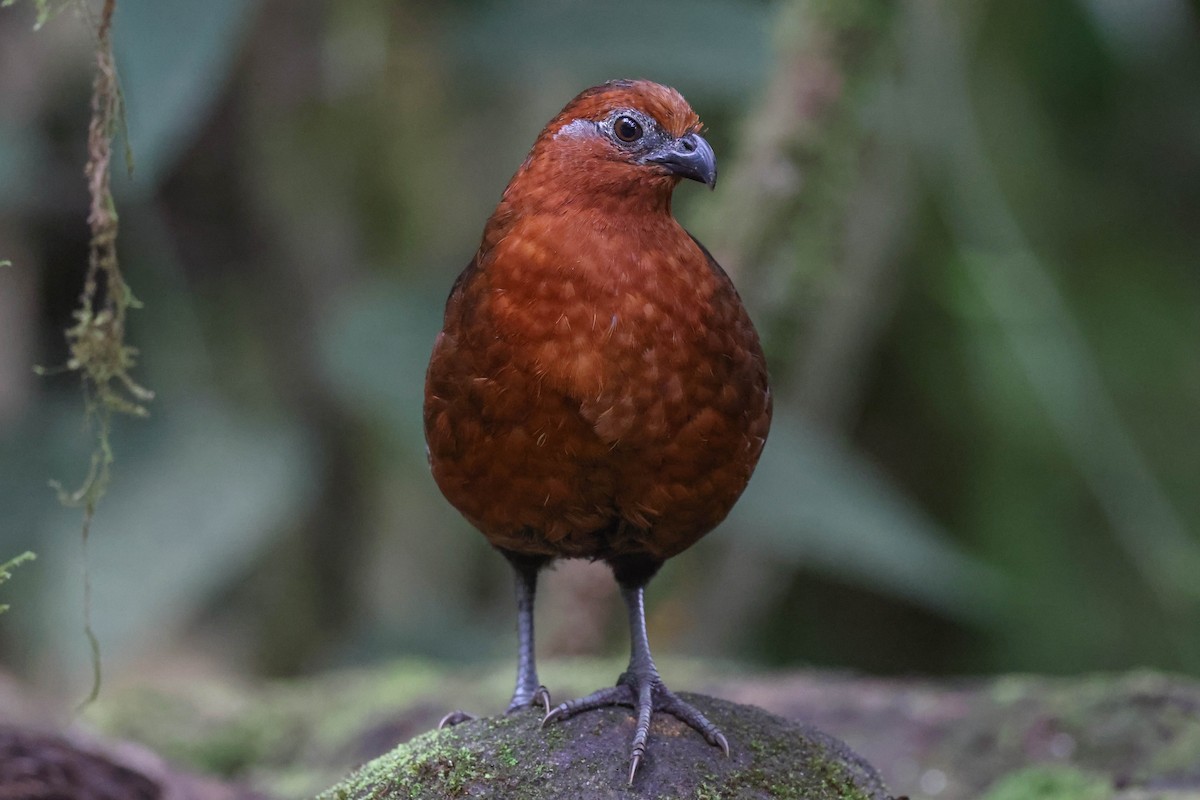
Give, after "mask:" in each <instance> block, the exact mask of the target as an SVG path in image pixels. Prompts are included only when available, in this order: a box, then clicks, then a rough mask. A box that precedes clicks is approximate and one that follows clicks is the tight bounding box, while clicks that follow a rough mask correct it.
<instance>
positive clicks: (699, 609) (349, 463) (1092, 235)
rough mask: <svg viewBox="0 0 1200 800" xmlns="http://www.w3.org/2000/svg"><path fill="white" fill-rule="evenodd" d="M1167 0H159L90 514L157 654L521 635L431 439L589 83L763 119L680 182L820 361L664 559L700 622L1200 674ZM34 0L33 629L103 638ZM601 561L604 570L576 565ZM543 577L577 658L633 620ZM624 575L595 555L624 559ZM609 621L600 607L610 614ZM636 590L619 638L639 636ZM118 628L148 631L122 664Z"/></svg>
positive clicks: (773, 318)
mask: <svg viewBox="0 0 1200 800" xmlns="http://www.w3.org/2000/svg"><path fill="white" fill-rule="evenodd" d="M1197 17H1198V12H1197V9H1196V8H1195V6H1194V4H1189V3H1187V2H1184V0H1159V1H1158V2H1156V3H1153V4H1150V5H1148V6H1145V7H1144V8H1143V13H1140V14H1137V15H1131V14H1130V13H1129V12H1127V11H1125V10H1124V6H1123V5H1122V4H1120V3H1113V2H1107V1H1106V0H1055V2H1034V0H1018V1H1017V2H1000V0H985V2H980V3H974V4H970V5H964V4H958V3H952V2H949V0H946V1H945V2H917V1H916V0H913V1H912V2H899V3H885V2H869V1H868V0H860V1H858V2H846V3H841V2H839V3H834V2H824V1H821V2H818V0H794V1H793V2H776V3H773V2H765V1H763V0H704V2H698V3H691V4H688V5H687V6H683V5H681V4H678V3H670V2H666V0H652V1H651V2H638V3H634V2H620V3H613V4H591V5H588V4H580V3H568V4H563V3H550V2H547V1H546V0H519V2H512V3H498V2H489V3H467V2H453V3H447V4H440V5H433V4H426V3H416V2H394V0H387V2H384V0H342V2H338V3H328V2H318V0H301V1H300V2H290V3H283V2H260V3H254V2H232V0H221V1H220V2H213V3H208V4H195V3H192V4H188V3H183V2H182V1H181V0H121V2H120V3H119V6H118V16H117V23H116V29H115V39H116V48H117V62H118V67H119V69H120V71H121V77H122V82H123V87H124V91H125V96H126V100H127V109H128V125H129V139H130V143H131V145H132V147H133V150H134V154H135V156H136V164H137V169H136V171H135V172H134V174H133V176H132V177H131V178H130V177H126V176H123V175H118V176H115V180H114V184H115V187H114V188H115V189H116V191H117V195H118V207H119V209H120V211H121V220H122V241H121V248H122V250H121V259H122V264H123V268H124V269H125V271H126V272H127V274H128V276H129V279H130V282H131V283H132V284H134V285H136V286H137V287H138V293H139V298H140V299H141V300H143V301H144V302H145V305H146V307H145V309H144V310H143V311H140V312H139V313H138V315H136V316H137V318H136V319H132V320H130V334H129V335H130V339H131V341H132V342H133V343H134V344H135V345H136V346H138V347H139V348H140V350H141V352H142V356H141V363H140V364H139V368H138V369H139V376H140V378H141V379H142V380H144V381H145V383H146V384H148V385H153V386H154V387H155V389H156V390H157V392H158V399H157V400H156V401H155V407H154V408H153V409H152V417H151V418H150V419H149V420H146V421H144V422H143V421H138V422H136V423H133V422H129V423H126V422H122V424H120V425H118V426H117V427H116V430H115V431H114V434H113V435H114V447H115V448H116V450H117V452H118V454H119V455H118V461H117V464H116V466H115V471H114V480H113V484H112V487H111V490H110V495H109V499H108V501H106V502H107V503H108V504H107V505H106V506H102V507H101V509H100V513H99V515H98V517H97V519H96V521H95V525H94V529H93V534H94V535H93V540H92V543H93V544H92V558H93V561H94V563H93V568H92V571H93V579H94V582H95V589H94V592H95V609H94V613H95V618H96V619H95V627H96V629H97V632H98V635H99V636H100V637H101V639H102V640H103V641H104V642H105V644H106V653H107V654H108V657H109V658H110V659H111V660H112V661H113V662H116V663H117V664H118V667H117V668H116V669H117V671H118V673H119V672H120V670H121V669H122V668H131V665H144V664H147V663H151V662H154V661H155V660H161V659H163V658H169V657H170V656H171V655H176V656H179V657H181V658H188V657H194V656H196V654H203V659H204V660H205V661H206V662H207V661H215V662H218V663H221V664H225V665H229V666H232V667H234V668H238V669H245V670H257V671H265V672H273V673H279V672H288V671H295V670H299V669H306V668H312V667H314V666H316V665H320V664H327V663H331V662H351V661H359V660H364V659H371V658H378V657H383V656H388V655H396V654H399V653H403V652H420V653H423V654H427V655H434V656H440V657H447V658H469V657H474V658H483V657H492V656H497V655H508V654H509V653H510V650H511V647H512V634H511V630H512V624H513V622H512V616H513V615H512V610H511V608H510V601H509V599H508V597H509V591H510V589H509V585H508V575H507V572H506V567H505V566H504V565H503V563H501V560H500V559H498V558H496V557H495V555H494V554H493V553H491V552H489V550H488V548H487V547H486V545H485V544H484V542H483V541H482V538H481V537H479V536H478V535H477V534H475V533H474V532H473V531H471V530H470V528H469V526H468V525H467V524H466V523H465V522H463V521H462V520H461V519H459V518H458V517H457V515H456V514H455V513H454V512H453V510H452V509H450V508H449V507H448V506H447V504H446V503H445V502H444V501H443V500H442V498H441V497H440V496H439V495H438V493H437V490H436V488H435V487H434V485H433V482H432V481H431V480H430V479H429V476H428V474H427V469H426V465H425V458H424V451H423V441H422V434H421V417H420V414H421V411H420V406H421V394H422V379H423V371H424V364H425V360H426V359H427V357H428V351H429V347H430V346H431V343H432V341H433V337H434V335H435V334H436V332H437V330H438V327H439V323H440V314H441V307H442V303H443V301H444V298H445V295H446V292H447V291H448V289H449V286H450V284H451V282H452V281H453V279H454V277H455V275H456V274H457V272H458V271H459V269H461V267H462V266H463V265H465V264H466V262H467V261H468V260H469V258H470V255H471V253H472V252H473V251H474V249H475V247H476V245H477V242H478V236H479V232H480V230H481V228H482V225H483V222H484V220H485V219H486V218H487V215H488V214H489V213H490V211H491V209H492V207H494V204H495V202H496V200H497V199H498V196H499V193H500V191H501V190H502V189H503V186H504V184H505V182H506V181H507V179H508V177H509V176H510V175H511V173H512V172H513V170H514V169H515V168H516V166H517V165H518V164H519V163H520V161H521V159H522V158H523V157H524V154H525V152H526V150H527V148H528V146H529V144H530V143H531V142H532V140H533V138H534V136H535V135H536V133H537V132H538V130H539V129H540V127H541V125H542V124H543V123H544V122H545V121H546V120H547V119H549V118H550V117H551V116H552V115H553V114H554V113H555V112H556V111H557V110H558V108H560V107H561V106H562V104H563V103H565V102H566V101H567V100H568V99H569V98H570V97H571V96H572V95H573V94H575V93H576V92H577V91H579V90H580V89H582V88H584V87H586V86H589V85H592V84H594V83H597V82H599V81H601V80H605V79H608V78H613V77H622V76H637V75H643V76H646V77H650V78H654V79H657V80H660V81H663V82H666V83H671V84H674V85H675V86H677V87H678V88H679V89H680V90H681V91H682V92H683V93H684V94H685V95H686V96H687V97H688V98H689V100H690V101H691V102H692V104H693V105H694V106H695V107H696V108H697V110H698V111H699V113H700V114H701V116H702V117H703V118H704V120H705V121H706V123H707V125H708V128H709V134H710V136H711V138H712V140H713V142H714V145H715V147H716V149H717V152H718V155H719V157H720V159H721V172H722V183H721V186H720V187H719V188H718V190H717V192H716V193H715V194H712V195H709V194H707V193H701V192H699V191H693V189H694V187H681V189H680V190H679V192H678V196H677V203H676V205H677V213H678V214H679V216H680V217H681V219H682V220H683V221H684V222H685V224H687V225H688V227H689V228H690V229H691V230H692V231H693V232H694V233H696V234H697V236H698V237H699V238H700V239H701V240H702V241H705V242H706V243H707V244H709V245H710V247H711V249H712V250H713V251H714V253H716V255H717V256H718V258H719V259H720V260H721V261H722V262H723V263H724V264H725V266H726V267H727V268H728V269H729V271H730V272H731V274H733V275H734V276H735V280H736V281H737V283H738V285H739V288H740V289H741V291H742V294H743V296H744V297H745V298H746V300H747V303H748V305H750V307H751V311H752V314H753V315H754V317H755V319H756V320H757V321H758V323H759V327H760V329H761V330H762V331H763V333H764V336H765V339H766V343H767V346H768V350H769V357H770V359H771V366H772V374H773V376H774V383H775V388H776V395H777V397H778V398H779V405H778V409H777V420H776V425H775V428H774V430H773V432H772V436H771V439H770V441H769V442H768V447H767V450H766V452H765V454H764V458H763V462H762V464H761V466H760V468H759V472H758V474H757V475H756V477H755V479H754V481H753V482H752V483H751V487H750V489H749V490H748V491H747V494H746V496H745V497H744V498H743V500H742V502H741V503H740V504H739V505H738V507H737V508H736V509H735V511H734V513H733V514H732V515H731V517H730V519H729V520H728V521H727V522H726V523H725V525H724V526H723V527H722V528H721V529H719V530H718V531H717V532H716V533H714V534H713V535H712V536H711V537H710V538H708V539H706V540H705V542H704V543H702V544H701V545H699V546H697V547H696V548H694V549H693V550H692V551H690V552H689V553H687V554H685V555H683V556H681V557H680V558H677V559H675V560H673V561H672V562H671V563H670V564H669V565H668V567H667V569H666V570H665V571H664V574H663V577H662V578H661V579H660V580H659V581H656V583H655V585H654V586H653V588H652V590H651V593H650V594H651V598H650V600H651V604H652V608H651V626H652V627H653V628H654V631H653V633H652V635H653V636H654V637H655V639H656V642H660V643H661V647H662V649H664V650H667V649H670V648H671V647H675V648H677V649H686V650H693V651H700V652H705V653H716V654H720V655H723V656H725V657H729V658H740V659H755V660H760V661H762V662H765V663H773V664H779V663H801V662H814V661H815V662H819V663H828V664H834V665H839V666H850V667H858V668H863V669H872V670H880V671H899V670H922V671H930V672H947V671H963V670H972V671H979V670H989V671H991V670H1015V669H1022V670H1026V669H1031V670H1045V671H1068V670H1082V669H1094V668H1118V667H1125V666H1129V665H1133V664H1152V665H1156V666H1161V667H1166V668H1172V669H1183V670H1190V671H1193V672H1195V671H1200V602H1198V601H1200V590H1198V587H1200V580H1197V578H1196V577H1195V576H1196V573H1197V568H1198V567H1200V541H1198V538H1197V531H1198V530H1200V500H1198V498H1200V494H1198V493H1197V492H1196V491H1195V489H1196V478H1197V475H1200V448H1197V447H1196V444H1195V443H1196V442H1197V441H1198V440H1200V358H1198V357H1197V349H1198V344H1200V314H1197V313H1196V309H1197V308H1200V271H1198V270H1197V256H1196V254H1197V253H1198V252H1200V225H1198V224H1197V220H1200V213H1198V212H1200V96H1198V95H1200V36H1198V35H1197V24H1196V22H1197ZM71 25H72V23H71V21H70V20H68V19H67V18H65V17H64V18H62V19H59V20H57V21H56V22H55V23H54V24H53V25H49V26H47V27H46V28H45V29H44V30H43V31H42V32H40V33H39V34H37V35H34V34H32V33H31V32H30V30H29V25H28V24H27V20H26V19H25V18H23V17H22V16H21V4H18V7H17V8H16V9H14V10H12V11H6V12H5V13H3V14H0V94H2V95H3V96H4V98H5V102H4V103H0V182H2V183H0V256H2V257H3V258H5V259H9V260H11V261H12V263H13V266H12V267H11V268H8V269H5V270H2V271H0V552H19V551H20V550H22V549H25V548H30V549H36V550H38V552H39V553H40V554H41V556H42V557H41V559H40V560H39V562H38V564H37V565H36V566H34V567H29V568H27V571H28V573H29V574H28V575H26V576H23V578H27V580H26V579H23V580H22V581H20V582H19V585H13V586H12V587H11V588H12V590H13V596H14V597H16V598H19V606H18V612H17V613H10V614H7V615H5V618H4V620H3V625H2V626H0V637H2V638H0V641H2V642H3V648H4V654H5V657H6V658H5V661H6V663H7V664H9V665H10V666H12V668H14V669H17V670H20V671H24V672H27V673H30V674H32V673H33V672H34V671H35V670H37V671H38V672H39V674H40V675H42V676H43V677H44V679H45V680H47V681H49V682H53V681H54V680H56V679H58V680H61V679H63V678H67V679H72V680H78V677H77V676H78V674H79V673H80V672H81V671H82V670H83V669H85V668H86V658H85V656H84V647H86V643H85V642H84V641H83V640H82V637H80V636H79V635H78V633H77V631H78V628H79V625H78V618H79V608H80V601H79V595H80V593H81V591H82V586H81V580H80V577H79V553H78V540H77V535H76V534H77V529H76V528H75V527H74V525H73V522H72V520H71V518H70V517H69V516H64V513H63V512H62V511H61V510H60V509H58V508H56V506H55V502H54V498H53V495H52V493H50V492H49V491H48V490H46V489H45V488H44V487H45V482H46V480H47V478H48V477H51V476H58V475H71V474H76V473H79V472H80V471H81V470H84V469H85V468H86V463H87V461H86V458H87V456H86V452H87V450H86V449H87V441H88V439H87V436H86V434H85V433H83V432H82V431H81V430H80V419H81V403H80V402H79V393H78V389H77V386H76V385H74V384H73V383H72V382H71V381H70V380H66V379H62V378H59V379H53V378H51V379H36V378H34V376H33V375H32V373H31V371H30V366H31V365H32V364H34V363H57V362H60V361H61V360H62V352H61V341H62V340H61V330H62V329H63V328H64V327H66V326H67V324H68V320H69V313H70V309H71V307H72V305H73V302H74V299H75V297H76V295H77V293H78V290H79V285H80V281H81V277H82V271H83V268H84V265H85V257H86V244H87V239H86V225H85V218H86V194H85V192H84V188H83V181H82V178H81V177H80V176H79V170H80V168H81V165H82V163H83V161H84V150H83V142H84V138H85V125H86V92H87V88H86V87H87V83H88V81H89V72H88V66H89V65H88V56H89V46H90V42H89V40H88V36H87V33H86V30H84V29H82V26H78V27H80V28H81V29H80V30H76V31H71V30H70V28H71ZM582 574H585V573H570V575H573V576H577V575H582ZM592 585H593V584H592V583H589V581H587V580H576V579H574V578H573V579H572V580H570V581H564V582H559V583H557V584H556V583H555V582H554V576H551V577H550V579H549V580H548V585H547V587H546V589H545V591H543V593H542V595H541V597H542V601H541V605H540V610H539V614H540V617H539V622H540V624H542V630H543V632H544V633H543V635H542V638H541V644H542V647H543V648H544V649H545V650H546V651H547V652H558V653H570V652H576V651H578V650H590V651H595V650H608V651H615V650H616V649H617V648H619V647H621V646H622V645H621V644H619V642H620V641H621V637H620V635H619V629H620V624H621V623H620V612H619V611H618V610H617V609H616V606H615V603H614V598H613V596H612V595H611V594H605V593H604V592H603V591H602V590H593V589H591V588H589V587H590V586H592ZM589 592H591V594H589ZM581 615H590V616H591V617H592V618H593V619H592V621H593V622H594V623H595V625H594V627H595V628H596V629H597V630H599V631H600V632H601V633H600V640H599V641H596V640H583V641H581V640H579V639H578V637H575V638H572V636H570V635H568V634H569V633H571V632H572V631H576V630H577V629H580V628H585V627H587V626H586V625H584V624H582V623H581V622H580V617H581ZM605 631H608V632H610V633H612V634H615V635H612V636H610V637H608V638H605ZM122 665H123V666H122Z"/></svg>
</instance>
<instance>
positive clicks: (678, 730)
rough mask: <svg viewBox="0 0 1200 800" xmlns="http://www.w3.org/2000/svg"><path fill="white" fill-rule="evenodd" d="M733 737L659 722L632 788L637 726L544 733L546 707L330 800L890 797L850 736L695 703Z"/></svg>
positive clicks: (451, 735) (600, 721) (612, 719)
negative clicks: (724, 742) (711, 739)
mask: <svg viewBox="0 0 1200 800" xmlns="http://www.w3.org/2000/svg"><path fill="white" fill-rule="evenodd" d="M687 700H688V702H691V703H693V704H694V705H696V707H698V708H699V709H701V710H702V711H703V712H704V714H705V715H707V716H708V717H709V719H711V720H712V721H713V722H714V723H716V725H717V726H718V727H719V728H721V729H722V730H723V731H724V732H725V734H726V735H727V736H728V738H729V742H730V748H731V755H730V757H729V758H726V757H725V756H724V754H723V753H722V752H721V751H720V749H718V748H715V747H713V746H711V745H709V744H708V743H707V742H706V741H705V740H704V739H703V738H702V737H701V736H700V735H699V734H697V733H696V732H695V731H693V730H691V729H690V728H688V727H687V726H686V725H684V724H682V723H680V722H679V721H677V720H675V719H674V718H673V717H669V716H667V715H655V717H654V722H653V724H652V726H651V738H650V744H649V748H648V749H647V753H646V758H645V760H644V761H643V763H642V765H641V768H640V769H639V771H638V774H637V778H636V779H635V781H634V784H633V786H632V787H630V786H627V784H626V779H627V772H628V768H629V767H628V765H629V742H630V739H631V737H632V735H633V725H634V719H633V716H632V714H631V712H630V710H629V709H627V708H605V709H599V710H596V711H589V712H586V713H583V714H580V715H578V716H576V717H573V718H572V719H568V720H565V721H563V722H559V723H555V724H552V725H550V726H547V727H546V728H545V729H539V727H538V726H539V722H540V715H539V714H537V713H536V712H534V711H529V712H526V713H522V714H515V715H512V716H502V717H493V718H490V719H480V720H473V721H471V722H466V723H462V724H460V725H457V726H455V727H453V728H449V729H445V730H440V731H432V732H430V733H427V734H424V735H422V736H419V737H417V738H416V739H414V740H412V741H411V742H409V743H407V744H404V745H401V746H400V747H398V748H397V749H395V750H393V751H392V752H391V753H388V754H387V755H385V756H382V757H380V758H378V759H376V760H374V761H372V762H371V763H369V764H367V765H366V766H365V767H363V768H362V769H361V770H360V771H358V772H356V773H355V774H354V775H352V776H351V777H350V778H348V779H347V780H345V781H343V782H342V783H340V784H338V785H337V786H335V787H334V788H332V789H330V790H328V791H327V792H325V793H323V794H322V795H321V796H320V800H366V799H367V798H370V800H391V799H392V798H395V799H396V800H400V799H401V798H404V799H405V800H407V798H412V797H420V798H422V800H450V798H466V797H497V798H516V797H519V798H522V800H550V799H551V798H571V800H609V798H697V800H716V798H721V800H751V799H752V798H753V800H768V798H770V799H771V800H793V799H794V800H886V799H887V797H888V795H887V793H886V792H885V790H884V788H883V784H882V782H881V781H880V779H879V776H878V775H877V774H876V773H875V770H874V769H873V768H871V767H870V766H869V765H868V764H867V763H866V762H865V761H863V760H862V759H861V758H859V757H858V756H857V755H856V754H855V753H854V752H852V751H851V750H850V748H848V747H847V746H846V745H844V744H843V743H841V742H840V741H838V740H836V739H833V738H832V737H829V736H826V735H824V734H822V733H819V732H817V731H815V730H813V729H811V728H806V727H804V726H802V725H799V724H797V723H795V722H789V721H788V720H785V719H783V718H782V717H776V716H774V715H771V714H768V713H767V712H765V711H763V710H762V709H758V708H754V707H753V706H739V705H735V704H733V703H728V702H725V701H723V700H717V699H714V698H710V697H703V696H699V695H690V696H687Z"/></svg>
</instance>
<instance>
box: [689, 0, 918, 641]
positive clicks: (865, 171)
mask: <svg viewBox="0 0 1200 800" xmlns="http://www.w3.org/2000/svg"><path fill="white" fill-rule="evenodd" d="M899 14H900V12H899V6H898V5H897V4H895V3H890V2H875V1H874V0H862V1H861V2H854V3H845V4H837V5H835V4H831V3H816V2H811V0H794V2H791V3H788V4H786V5H785V6H784V7H783V8H782V9H781V11H780V17H779V24H778V25H777V26H776V39H775V49H776V57H775V67H774V72H773V74H772V75H771V78H770V82H769V83H768V85H767V88H766V90H765V91H764V93H763V96H762V98H761V99H760V101H759V102H758V104H757V106H756V108H755V110H754V111H753V112H752V113H751V114H750V116H749V118H748V119H747V120H746V122H745V123H744V126H743V133H742V135H741V137H740V138H739V142H740V146H739V148H738V151H737V152H736V153H735V155H734V163H733V166H732V167H731V168H730V169H729V170H728V173H727V174H729V175H730V179H729V180H728V182H727V183H726V185H725V186H724V187H722V188H723V189H724V191H723V192H720V193H718V194H719V196H720V200H719V202H718V203H717V204H716V207H715V208H714V209H713V211H712V218H711V220H708V224H709V227H710V228H711V229H712V230H713V232H714V236H713V245H714V246H713V248H712V249H713V252H714V254H715V255H716V257H717V260H718V261H720V262H721V263H722V264H723V265H724V266H725V267H726V269H728V270H729V271H730V272H731V273H733V274H735V275H736V277H737V282H738V285H739V287H740V288H741V290H742V292H743V294H744V295H746V297H747V300H748V301H749V302H750V304H751V306H752V307H755V308H757V309H758V312H759V313H758V314H757V317H758V320H759V323H760V325H759V327H760V330H761V332H762V333H763V335H764V339H765V346H766V348H767V351H768V359H769V360H770V362H771V378H772V387H773V389H774V392H775V396H776V414H777V416H783V415H786V414H791V415H793V416H794V415H799V416H801V417H802V418H803V419H805V420H807V421H808V422H810V423H811V424H812V425H814V426H817V427H820V428H823V429H826V430H828V431H831V432H834V433H845V432H846V429H847V428H848V427H849V426H851V425H852V424H853V423H854V422H855V419H856V416H857V409H858V405H859V403H860V402H861V397H862V393H863V389H864V381H865V378H866V375H867V372H868V366H869V360H870V356H871V353H872V352H873V350H874V347H875V345H876V342H877V340H878V337H879V335H880V334H881V332H882V331H883V329H884V327H885V326H886V324H887V322H888V320H889V319H890V315H891V312H892V309H893V307H894V304H895V301H896V297H897V294H898V289H899V275H898V269H899V267H900V264H901V259H900V251H901V250H902V248H903V247H904V246H905V240H904V236H903V231H904V230H905V223H906V222H907V221H908V220H907V215H908V209H907V208H906V207H905V205H904V199H905V197H906V195H907V194H908V190H909V184H910V182H911V180H912V177H911V172H910V169H909V164H908V158H907V153H906V151H905V150H904V148H903V147H902V146H901V141H902V140H901V137H900V136H898V135H897V134H896V133H895V132H894V131H893V130H892V126H891V125H890V124H889V122H890V120H889V115H891V114H894V112H895V107H894V102H893V97H894V92H893V91H891V89H892V84H893V81H894V76H893V72H892V70H893V66H894V61H895V59H894V40H893V35H892V34H893V28H894V27H895V25H896V20H897V17H898V16H899ZM768 446H769V445H768ZM723 541H725V542H726V543H725V544H724V547H723V551H722V554H721V555H720V556H719V563H718V565H717V568H716V572H715V574H714V575H713V576H712V578H711V583H710V584H709V586H708V588H707V589H706V591H705V592H704V597H705V598H706V599H705V600H704V601H702V602H703V608H702V613H701V614H700V615H699V618H701V619H704V620H705V625H704V628H703V632H702V636H701V632H700V631H697V633H696V635H694V636H693V639H694V641H693V643H692V644H693V646H694V647H699V648H700V649H703V650H705V651H710V652H718V651H724V650H727V649H728V647H729V644H730V641H731V640H732V639H734V638H736V637H737V636H738V635H739V634H741V633H743V632H744V629H745V626H746V623H747V622H748V620H750V619H754V618H756V616H758V614H759V612H760V611H761V610H762V609H763V608H764V606H765V605H767V604H768V603H769V602H770V601H771V600H772V599H773V598H774V597H775V596H776V594H777V593H778V592H779V591H780V590H782V589H783V588H784V582H785V581H786V580H787V579H788V577H789V575H790V574H791V571H790V569H788V568H787V567H786V566H785V565H781V564H779V563H778V560H777V559H774V558H772V557H771V556H769V555H767V554H765V553H758V552H753V551H749V550H747V548H746V547H745V545H744V544H743V543H741V542H738V541H736V537H730V539H728V540H723Z"/></svg>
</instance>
